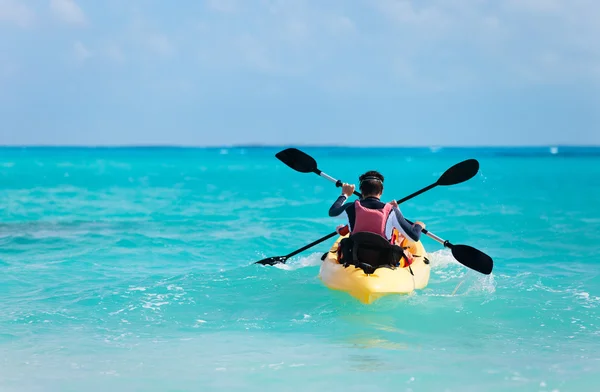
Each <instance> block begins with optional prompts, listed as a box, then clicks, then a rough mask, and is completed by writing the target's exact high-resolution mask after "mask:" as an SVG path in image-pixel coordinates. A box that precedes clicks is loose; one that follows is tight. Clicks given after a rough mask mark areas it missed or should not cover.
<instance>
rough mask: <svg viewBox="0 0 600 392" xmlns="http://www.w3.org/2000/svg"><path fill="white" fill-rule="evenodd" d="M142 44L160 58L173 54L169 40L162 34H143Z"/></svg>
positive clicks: (172, 47) (173, 50)
mask: <svg viewBox="0 0 600 392" xmlns="http://www.w3.org/2000/svg"><path fill="white" fill-rule="evenodd" d="M144 42H145V44H146V46H147V47H148V48H149V49H150V50H152V51H153V52H154V53H157V54H159V55H161V56H169V55H172V54H173V53H174V52H175V48H174V46H173V44H172V43H171V41H170V40H169V38H167V36H166V35H164V34H162V33H145V37H144Z"/></svg>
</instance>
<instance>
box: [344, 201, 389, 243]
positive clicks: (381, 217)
mask: <svg viewBox="0 0 600 392" xmlns="http://www.w3.org/2000/svg"><path fill="white" fill-rule="evenodd" d="M392 209H393V207H392V205H391V204H389V203H387V204H386V205H385V207H383V208H382V209H381V210H373V209H370V208H365V207H363V206H362V205H361V204H360V200H356V201H355V202H354V212H355V221H354V227H353V228H352V232H353V233H358V232H364V231H367V232H370V233H375V234H379V235H380V236H382V237H383V238H386V239H387V237H386V235H385V226H386V223H387V219H388V217H389V216H390V212H391V211H392Z"/></svg>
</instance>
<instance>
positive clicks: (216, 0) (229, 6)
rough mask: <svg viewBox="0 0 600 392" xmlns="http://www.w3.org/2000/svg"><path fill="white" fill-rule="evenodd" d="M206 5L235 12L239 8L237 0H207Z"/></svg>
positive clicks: (217, 9) (222, 10)
mask: <svg viewBox="0 0 600 392" xmlns="http://www.w3.org/2000/svg"><path fill="white" fill-rule="evenodd" d="M206 5H207V6H208V7H209V8H210V9H212V10H214V11H218V12H226V13H229V12H234V11H236V10H237V9H238V8H239V4H238V2H237V1H236V0H207V2H206Z"/></svg>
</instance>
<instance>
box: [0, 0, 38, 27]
mask: <svg viewBox="0 0 600 392" xmlns="http://www.w3.org/2000/svg"><path fill="white" fill-rule="evenodd" d="M34 20H35V14H34V12H33V10H31V9H30V8H29V7H27V6H26V5H25V4H23V3H22V2H19V1H15V0H0V22H8V23H13V24H15V25H17V26H19V27H29V26H31V25H32V24H33V22H34Z"/></svg>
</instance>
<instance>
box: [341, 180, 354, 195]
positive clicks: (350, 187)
mask: <svg viewBox="0 0 600 392" xmlns="http://www.w3.org/2000/svg"><path fill="white" fill-rule="evenodd" d="M342 193H343V194H344V195H346V196H348V197H350V196H352V194H353V193H354V184H346V183H344V184H343V185H342Z"/></svg>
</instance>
